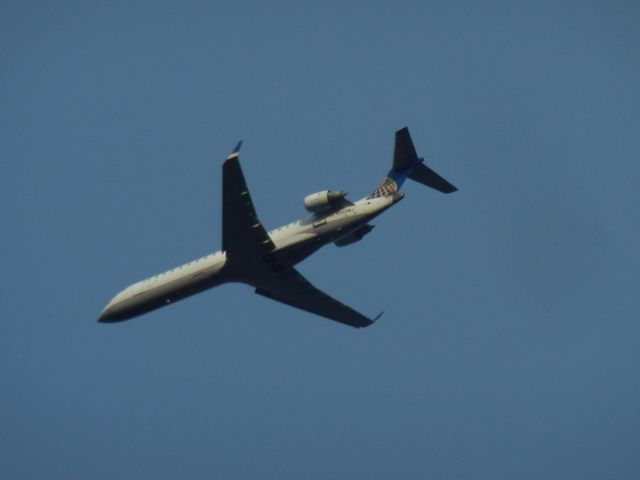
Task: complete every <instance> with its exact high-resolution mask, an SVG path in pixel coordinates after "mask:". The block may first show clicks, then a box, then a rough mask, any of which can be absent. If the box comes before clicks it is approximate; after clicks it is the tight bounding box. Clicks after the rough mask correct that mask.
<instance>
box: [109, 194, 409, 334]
mask: <svg viewBox="0 0 640 480" xmlns="http://www.w3.org/2000/svg"><path fill="white" fill-rule="evenodd" d="M402 198H403V195H402V194H400V193H395V194H393V195H388V196H382V197H378V198H369V197H367V198H363V199H361V200H358V201H357V202H355V203H353V204H350V205H348V206H345V207H343V208H340V209H339V210H334V211H332V212H330V213H326V214H324V213H316V214H314V215H312V216H311V217H309V218H307V219H304V220H299V221H296V222H293V223H289V224H288V225H284V226H282V227H280V228H276V229H275V230H271V231H270V232H268V233H269V236H270V237H271V240H272V241H273V243H274V245H275V247H276V248H275V250H274V252H279V253H280V254H282V255H283V256H284V257H285V258H286V259H287V260H288V261H289V262H290V263H291V264H292V265H295V264H296V263H298V262H300V261H302V260H304V259H305V258H306V257H308V256H309V255H311V254H312V253H313V252H315V251H316V250H318V249H319V248H320V247H322V246H324V245H326V244H328V243H330V242H334V241H336V240H340V239H341V238H344V237H346V236H347V235H349V234H351V233H352V232H354V231H356V230H358V229H359V228H361V227H362V226H363V225H365V224H366V223H367V222H368V221H370V220H371V219H372V218H374V217H376V216H378V215H379V214H380V213H382V212H383V211H385V210H386V209H387V208H389V207H391V206H392V205H394V204H395V203H396V202H398V201H399V200H401V199H402ZM227 264H228V258H227V253H226V252H224V251H218V252H215V253H212V254H210V255H207V256H205V257H202V258H199V259H197V260H193V261H191V262H188V263H185V264H184V265H181V266H179V267H176V268H174V269H172V270H169V271H166V272H163V273H160V274H158V275H155V276H153V277H151V278H147V279H146V280H142V281H140V282H137V283H134V284H133V285H130V286H129V287H127V288H125V289H124V290H123V291H121V292H120V293H118V294H117V295H116V296H115V297H114V298H113V299H112V300H111V301H110V302H109V303H108V304H107V306H106V307H105V308H104V310H103V311H102V314H101V315H100V321H103V322H114V321H120V320H126V319H129V318H132V317H135V316H137V315H140V314H142V313H146V312H149V311H151V310H155V309H156V308H159V307H162V306H165V305H168V304H170V303H172V302H175V301H177V300H181V299H183V298H186V297H189V296H191V295H194V294H196V293H199V292H202V291H203V290H207V289H209V288H212V287H215V286H218V285H220V284H222V283H227V282H229V281H234V278H232V277H230V276H229V275H228V272H227V269H225V266H227Z"/></svg>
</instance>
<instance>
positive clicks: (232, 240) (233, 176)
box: [222, 142, 379, 328]
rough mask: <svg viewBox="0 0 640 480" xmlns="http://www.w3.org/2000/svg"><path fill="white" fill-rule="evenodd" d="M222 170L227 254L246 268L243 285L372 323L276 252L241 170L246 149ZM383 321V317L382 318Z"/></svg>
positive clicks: (354, 322) (342, 318)
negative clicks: (336, 298) (243, 153)
mask: <svg viewBox="0 0 640 480" xmlns="http://www.w3.org/2000/svg"><path fill="white" fill-rule="evenodd" d="M241 144H242V142H240V143H238V145H237V146H236V148H235V149H234V150H233V152H231V154H230V155H229V156H228V157H227V159H226V160H225V161H224V163H223V165H222V249H223V250H224V251H226V252H227V253H228V254H229V256H230V259H231V262H238V263H237V265H242V270H243V272H242V281H244V282H246V283H248V284H250V285H253V286H254V287H255V289H256V293H258V294H260V295H263V296H265V297H268V298H271V299H272V300H276V301H278V302H282V303H285V304H287V305H290V306H292V307H296V308H300V309H302V310H306V311H307V312H311V313H315V314H316V315H320V316H322V317H326V318H329V319H331V320H335V321H336V322H341V323H344V324H347V325H351V326H352V327H357V328H360V327H367V326H369V325H371V324H372V323H373V322H374V321H375V320H377V317H376V318H375V319H373V320H372V319H369V318H367V317H365V316H364V315H362V314H361V313H358V312H356V311H355V310H353V309H352V308H350V307H348V306H346V305H344V304H342V303H340V302H338V301H337V300H335V299H333V298H332V297H330V296H329V295H327V294H326V293H324V292H322V291H320V290H318V289H317V288H316V287H314V286H313V285H312V284H311V283H310V282H309V281H308V280H307V279H306V278H304V277H303V276H302V275H301V274H300V273H299V272H298V271H297V270H296V269H295V268H293V266H291V264H289V262H287V261H286V260H285V259H283V258H280V257H279V256H278V255H277V254H274V253H273V250H274V249H275V245H274V243H273V241H272V240H271V237H269V234H268V233H267V231H266V230H265V228H264V227H263V226H262V223H260V220H259V219H258V216H257V214H256V211H255V208H254V207H253V202H252V201H251V195H250V194H249V188H248V187H247V182H246V181H245V179H244V175H243V173H242V169H241V167H240V161H239V157H240V153H239V150H240V145H241ZM378 317H379V315H378Z"/></svg>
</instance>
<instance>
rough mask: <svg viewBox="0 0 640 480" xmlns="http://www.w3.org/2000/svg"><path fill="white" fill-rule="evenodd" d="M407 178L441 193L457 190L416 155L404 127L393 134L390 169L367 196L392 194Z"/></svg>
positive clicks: (409, 136)
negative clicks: (393, 142)
mask: <svg viewBox="0 0 640 480" xmlns="http://www.w3.org/2000/svg"><path fill="white" fill-rule="evenodd" d="M407 178H410V179H411V180H413V181H414V182H418V183H421V184H423V185H426V186H427V187H431V188H433V189H435V190H438V191H439V192H442V193H451V192H455V191H456V190H458V189H457V188H456V187H455V186H453V185H452V184H451V183H449V182H448V181H447V180H445V179H444V178H442V177H441V176H440V175H438V174H437V173H436V172H434V171H433V170H431V169H430V168H429V167H427V166H426V165H425V164H424V158H420V157H418V154H417V153H416V148H415V147H414V145H413V140H412V139H411V134H410V133H409V128H407V127H404V128H401V129H400V130H398V131H397V132H396V135H395V144H394V146H393V165H392V167H391V170H390V171H389V173H388V174H387V177H386V178H385V179H384V180H383V181H382V183H380V185H378V187H376V189H375V190H374V191H373V192H372V193H371V195H369V197H370V198H375V197H381V196H386V195H392V194H394V193H396V192H397V191H398V190H400V188H401V187H402V184H403V183H404V181H405V180H406V179H407Z"/></svg>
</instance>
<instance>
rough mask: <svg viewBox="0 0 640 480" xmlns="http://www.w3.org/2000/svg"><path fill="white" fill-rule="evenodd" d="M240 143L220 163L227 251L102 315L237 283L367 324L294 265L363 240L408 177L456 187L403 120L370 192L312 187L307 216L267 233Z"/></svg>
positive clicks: (136, 287)
mask: <svg viewBox="0 0 640 480" xmlns="http://www.w3.org/2000/svg"><path fill="white" fill-rule="evenodd" d="M241 144H242V142H240V143H238V145H237V146H236V148H235V149H234V150H233V151H232V152H231V154H229V156H228V157H227V159H226V160H225V161H224V163H223V164H222V250H220V251H218V252H215V253H212V254H210V255H207V256H205V257H202V258H199V259H197V260H193V261H191V262H189V263H186V264H184V265H182V266H179V267H177V268H174V269H173V270H169V271H167V272H164V273H160V274H158V275H155V276H153V277H151V278H147V279H146V280H142V281H140V282H137V283H134V284H133V285H131V286H129V287H127V288H125V289H124V290H123V291H121V292H120V293H118V294H117V295H116V296H115V297H114V298H113V299H112V300H111V301H110V302H109V303H108V304H107V306H106V307H105V308H104V310H103V311H102V313H101V315H100V318H99V319H98V321H99V322H109V323H110V322H119V321H122V320H128V319H130V318H133V317H136V316H138V315H141V314H143V313H147V312H150V311H152V310H155V309H157V308H160V307H164V306H166V305H169V304H171V303H174V302H177V301H178V300H182V299H184V298H186V297H189V296H191V295H194V294H196V293H199V292H202V291H204V290H207V289H209V288H212V287H216V286H218V285H221V284H223V283H228V282H240V283H245V284H247V285H249V286H251V287H252V288H254V289H255V293H258V294H260V295H263V296H265V297H267V298H270V299H272V300H276V301H278V302H282V303H284V304H287V305H290V306H292V307H296V308H299V309H302V310H306V311H308V312H311V313H313V314H316V315H319V316H322V317H326V318H328V319H331V320H334V321H336V322H341V323H343V324H346V325H350V326H352V327H356V328H360V327H367V326H369V325H371V324H372V323H373V322H375V320H377V319H378V318H379V316H380V315H378V316H376V317H375V318H370V317H367V316H365V315H363V314H361V313H359V312H357V311H356V310H354V309H352V308H351V307H349V306H347V305H345V304H343V303H341V302H339V301H338V300H336V299H334V298H332V297H331V296H329V295H327V294H326V293H324V292H323V291H321V290H320V289H318V288H317V287H315V286H314V285H312V284H311V283H310V282H309V281H308V280H307V279H306V278H304V277H303V276H302V275H301V274H300V272H298V270H296V269H295V265H296V264H297V263H299V262H301V261H302V260H304V259H305V258H307V257H308V256H309V255H311V254H312V253H314V252H315V251H317V250H318V249H319V248H321V247H323V246H324V245H327V244H329V243H334V244H335V245H337V246H338V247H343V246H345V245H351V244H352V243H355V242H358V241H360V240H362V238H363V237H364V236H365V235H367V234H368V233H369V232H371V230H372V229H373V227H374V226H373V225H372V224H371V223H369V222H370V221H371V220H372V219H373V218H375V217H377V216H378V215H380V214H381V213H382V212H384V211H385V210H387V209H388V208H389V207H391V206H393V205H395V204H396V203H397V202H399V201H400V200H402V198H403V197H404V194H403V193H400V192H399V190H400V187H401V186H402V184H403V183H404V181H405V180H406V179H407V178H408V179H410V180H414V181H416V182H418V183H421V184H423V185H426V186H428V187H431V188H434V189H436V190H438V191H440V192H443V193H451V192H455V191H456V190H457V189H456V187H454V186H453V185H452V184H451V183H449V182H448V181H446V180H445V179H444V178H442V177H441V176H440V175H438V174H437V173H436V172H434V171H433V170H432V169H430V168H429V167H427V166H426V165H425V164H424V158H420V157H418V155H417V154H416V150H415V148H414V145H413V141H412V140H411V136H410V134H409V130H408V128H406V127H405V128H402V129H400V130H398V131H397V132H396V133H395V145H394V150H393V165H392V167H391V170H390V171H389V173H388V174H387V176H386V178H385V179H384V180H383V181H382V183H380V185H378V187H377V188H376V189H375V190H374V191H373V192H372V193H371V194H370V195H367V196H366V197H364V198H362V199H360V200H358V201H355V202H351V201H349V200H347V198H346V197H347V193H346V192H343V191H331V190H325V191H322V192H318V193H313V194H311V195H308V196H307V197H306V198H305V199H304V206H305V208H306V209H307V211H308V212H309V213H310V216H309V217H308V218H305V219H303V220H299V221H296V222H293V223H290V224H288V225H285V226H283V227H280V228H277V229H275V230H271V231H269V232H268V231H267V230H266V229H265V228H264V226H263V225H262V223H261V222H260V220H259V219H258V216H257V214H256V211H255V208H254V206H253V202H252V201H251V195H250V194H249V188H248V187H247V183H246V181H245V178H244V174H243V173H242V169H241V168H240V160H239V158H240V146H241Z"/></svg>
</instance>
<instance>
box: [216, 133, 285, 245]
mask: <svg viewBox="0 0 640 480" xmlns="http://www.w3.org/2000/svg"><path fill="white" fill-rule="evenodd" d="M241 145H242V142H240V143H238V145H237V146H236V148H235V149H234V150H233V152H231V154H230V155H229V156H228V157H227V159H226V160H225V161H224V163H223V164H222V250H224V251H226V252H228V253H229V254H230V255H231V256H234V255H237V256H246V255H248V254H250V255H252V256H253V255H255V256H257V257H262V256H263V255H265V254H267V253H269V252H271V251H272V250H273V249H274V248H275V245H274V244H273V241H272V240H271V237H269V234H268V233H267V231H266V230H265V228H264V227H263V226H262V223H260V220H259V219H258V216H257V215H256V210H255V208H254V207H253V202H252V201H251V195H250V194H249V188H248V187H247V182H246V181H245V179H244V174H243V173H242V169H241V168H240V161H239V157H240V146H241Z"/></svg>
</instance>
